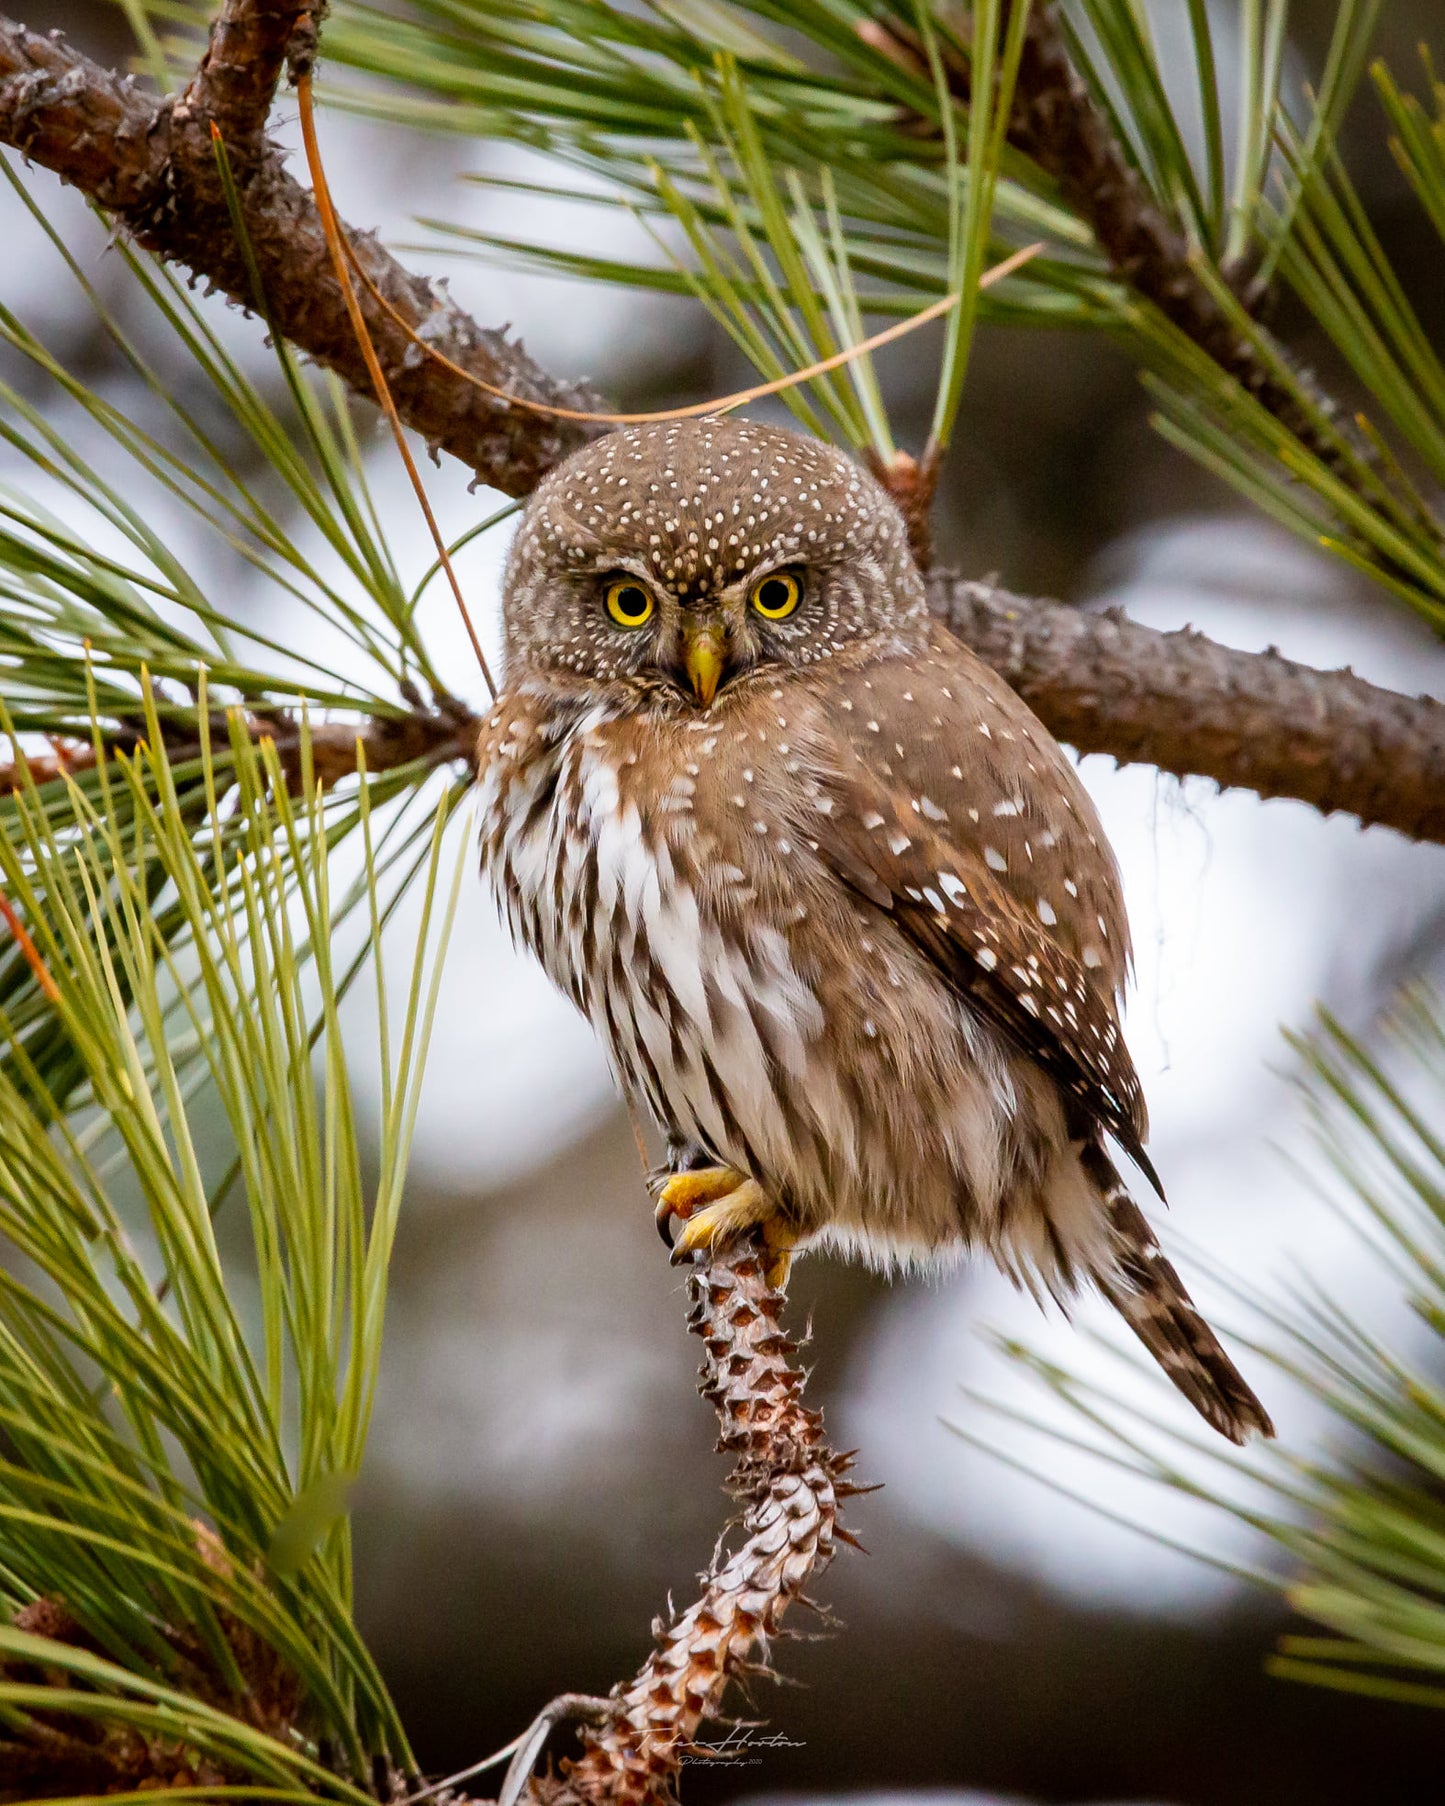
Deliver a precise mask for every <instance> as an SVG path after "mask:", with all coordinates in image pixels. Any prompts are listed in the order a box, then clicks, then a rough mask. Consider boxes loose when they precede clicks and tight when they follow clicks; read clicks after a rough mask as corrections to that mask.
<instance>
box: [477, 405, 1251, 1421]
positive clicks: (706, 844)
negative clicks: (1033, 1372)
mask: <svg viewBox="0 0 1445 1806" xmlns="http://www.w3.org/2000/svg"><path fill="white" fill-rule="evenodd" d="M503 600H504V621H505V658H506V662H505V681H504V687H503V691H502V693H501V694H500V695H499V697H498V699H497V701H496V704H495V706H494V707H493V709H492V710H491V712H490V714H489V716H488V717H487V719H486V721H485V723H484V725H483V728H482V731H481V735H480V743H479V749H478V752H479V787H480V820H481V840H482V852H483V859H484V863H485V867H486V870H487V873H488V874H489V877H490V881H491V884H492V886H493V888H494V889H495V892H496V896H497V899H498V904H499V907H500V909H501V911H502V913H503V915H504V917H505V919H506V921H507V922H508V923H509V925H510V928H511V931H512V934H513V936H514V937H515V939H516V940H517V941H518V942H520V943H522V944H524V945H525V946H526V947H527V948H529V949H530V950H531V951H532V953H533V954H535V955H536V957H537V958H538V959H539V960H540V961H541V963H542V965H543V966H544V967H545V969H546V971H547V972H548V974H549V975H550V976H551V978H552V980H553V981H554V982H555V983H556V984H557V985H558V986H559V987H560V988H561V989H562V991H563V992H565V994H566V995H567V996H568V997H570V998H571V999H572V1001H573V1002H574V1003H575V1004H576V1005H577V1007H578V1008H579V1009H580V1010H581V1011H582V1012H583V1013H584V1014H585V1015H586V1017H587V1018H588V1020H589V1021H590V1022H591V1023H592V1025H593V1027H594V1028H595V1030H596V1032H597V1034H598V1035H599V1036H600V1037H601V1040H602V1042H603V1044H604V1046H605V1048H606V1050H607V1053H608V1056H609V1058H610V1061H611V1064H612V1067H613V1069H614V1071H615V1073H616V1076H617V1079H618V1081H619V1083H620V1085H621V1087H622V1089H623V1091H624V1092H625V1094H626V1095H627V1097H628V1099H629V1100H630V1101H631V1102H632V1103H634V1104H635V1105H637V1106H640V1107H641V1108H643V1109H645V1111H646V1112H647V1113H648V1114H649V1115H650V1116H651V1117H652V1118H653V1119H654V1120H655V1122H656V1123H657V1125H658V1126H659V1128H660V1129H661V1130H662V1132H663V1133H664V1134H665V1136H666V1137H667V1141H668V1146H669V1153H670V1162H669V1171H670V1173H671V1176H670V1177H668V1178H667V1179H666V1182H665V1183H663V1184H662V1186H661V1193H660V1197H659V1199H658V1204H657V1209H658V1216H659V1223H660V1225H661V1226H662V1227H663V1229H664V1234H665V1235H666V1234H667V1233H668V1232H669V1231H670V1230H672V1229H675V1230H676V1241H675V1248H676V1251H677V1253H678V1255H679V1256H687V1255H689V1254H692V1253H695V1252H697V1251H699V1250H705V1249H709V1248H711V1247H713V1246H715V1245H717V1244H719V1243H720V1242H723V1241H726V1240H728V1239H730V1238H733V1237H736V1236H739V1235H742V1234H744V1233H749V1234H753V1235H756V1236H758V1237H759V1238H760V1239H761V1241H762V1242H763V1244H764V1246H765V1248H766V1250H767V1255H768V1259H769V1262H770V1269H771V1274H772V1277H773V1278H774V1279H775V1281H777V1282H778V1283H781V1282H782V1281H783V1280H784V1278H785V1277H786V1274H787V1270H788V1262H789V1258H790V1256H791V1255H792V1253H793V1252H794V1251H795V1250H797V1249H799V1248H802V1247H804V1246H807V1247H809V1248H812V1247H820V1248H832V1249H835V1250H838V1251H841V1252H843V1253H847V1254H853V1255H857V1256H861V1257H862V1258H863V1259H864V1260H866V1261H868V1262H870V1263H872V1264H874V1265H875V1266H878V1267H881V1268H914V1267H923V1268H927V1267H931V1266H935V1265H937V1264H939V1263H942V1262H946V1261H949V1260H951V1259H954V1258H956V1257H958V1256H960V1255H963V1254H967V1253H969V1252H970V1251H974V1252H981V1253H984V1254H987V1255H989V1256H991V1257H992V1258H993V1259H994V1260H995V1261H996V1262H997V1263H998V1264H999V1266H1000V1267H1001V1268H1002V1269H1003V1270H1004V1272H1005V1273H1007V1274H1008V1275H1009V1276H1010V1277H1011V1278H1012V1279H1013V1280H1014V1281H1015V1282H1016V1283H1018V1284H1021V1285H1023V1286H1025V1287H1027V1288H1028V1289H1030V1290H1031V1291H1032V1292H1033V1293H1034V1294H1035V1295H1036V1296H1038V1297H1040V1298H1041V1299H1042V1298H1044V1297H1046V1296H1052V1297H1053V1298H1054V1299H1056V1300H1058V1301H1059V1302H1061V1303H1062V1304H1064V1305H1065V1307H1066V1308H1067V1304H1068V1301H1069V1300H1070V1298H1071V1297H1072V1296H1073V1295H1074V1294H1075V1293H1076V1292H1077V1291H1078V1290H1079V1289H1080V1288H1081V1287H1086V1286H1090V1285H1092V1286H1095V1287H1097V1288H1098V1290H1099V1291H1100V1292H1102V1293H1103V1295H1104V1297H1105V1298H1107V1299H1108V1300H1109V1302H1110V1303H1111V1304H1112V1305H1114V1306H1115V1308H1116V1309H1117V1310H1118V1311H1119V1312H1120V1314H1121V1315H1122V1316H1123V1318H1124V1320H1125V1321H1126V1322H1127V1323H1128V1325H1129V1327H1130V1328H1131V1329H1132V1330H1133V1331H1134V1332H1135V1334H1136V1335H1138V1337H1139V1338H1140V1340H1141V1341H1142V1342H1143V1343H1144V1345H1145V1347H1146V1348H1148V1350H1149V1352H1150V1353H1151V1354H1152V1355H1153V1356H1154V1358H1155V1359H1156V1360H1157V1361H1158V1362H1159V1364H1160V1365H1161V1366H1162V1368H1163V1369H1164V1371H1165V1372H1166V1373H1167V1375H1168V1376H1169V1378H1170V1379H1171V1380H1172V1381H1173V1382H1174V1384H1175V1385H1176V1386H1177V1387H1178V1388H1179V1390H1180V1391H1181V1392H1182V1393H1183V1394H1184V1396H1185V1397H1186V1398H1187V1399H1188V1400H1189V1401H1190V1403H1191V1404H1193V1405H1194V1406H1195V1408H1196V1409H1197V1410H1198V1411H1199V1412H1200V1413H1201V1414H1202V1415H1203V1416H1204V1417H1205V1418H1206V1419H1207V1420H1208V1421H1209V1422H1210V1423H1211V1424H1212V1425H1214V1427H1215V1428H1216V1429H1218V1430H1220V1431H1222V1432H1223V1433H1224V1434H1225V1435H1226V1436H1229V1437H1231V1438H1232V1439H1233V1440H1235V1441H1237V1442H1242V1441H1243V1440H1244V1439H1245V1438H1246V1437H1247V1436H1248V1435H1249V1433H1250V1432H1259V1433H1262V1434H1264V1435H1270V1434H1272V1429H1271V1425H1270V1421H1269V1418H1268V1417H1267V1415H1266V1414H1265V1411H1264V1409H1263V1407H1262V1406H1261V1405H1260V1403H1259V1401H1258V1399H1257V1398H1256V1397H1255V1396H1254V1394H1253V1392H1251V1390H1250V1388H1249V1387H1248V1386H1247V1385H1246V1384H1245V1382H1244V1380H1243V1379H1242V1378H1241V1377H1240V1375H1239V1373H1238V1372H1237V1371H1236V1369H1235V1367H1234V1365H1233V1363H1232V1362H1231V1361H1230V1359H1229V1357H1228V1356H1227V1355H1226V1354H1225V1352H1224V1350H1223V1348H1222V1347H1221V1346H1220V1344H1219V1342H1218V1340H1217V1339H1216V1337H1215V1335H1214V1333H1213V1332H1212V1331H1211V1330H1210V1328H1209V1326H1208V1325H1207V1324H1206V1323H1205V1322H1204V1320H1203V1318H1202V1317H1201V1316H1200V1315H1199V1313H1198V1312H1197V1311H1196V1309H1195V1308H1194V1305H1193V1304H1192V1303H1191V1301H1190V1298H1189V1294H1188V1293H1187V1292H1186V1291H1185V1289H1184V1287H1183V1285H1182V1284H1181V1283H1180V1280H1179V1277H1178V1275H1177V1274H1176V1272H1175V1270H1174V1268H1173V1267H1172V1266H1171V1265H1170V1263H1169V1262H1168V1261H1167V1260H1166V1259H1165V1258H1164V1256H1163V1255H1162V1253H1161V1252H1160V1249H1159V1245H1158V1243H1157V1241H1156V1240H1155V1237H1154V1235H1153V1232H1152V1231H1151V1229H1150V1227H1149V1225H1148V1223H1147V1222H1146V1220H1145V1217H1144V1214H1143V1212H1142V1211H1141V1210H1140V1208H1139V1206H1138V1204H1137V1203H1136V1202H1135V1200H1134V1198H1133V1197H1132V1196H1131V1194H1130V1192H1129V1190H1128V1189H1127V1187H1126V1184H1125V1182H1124V1180H1123V1178H1122V1177H1121V1175H1120V1172H1119V1169H1118V1166H1117V1165H1116V1158H1117V1156H1118V1154H1119V1153H1122V1154H1123V1155H1124V1156H1127V1158H1128V1160H1129V1162H1131V1163H1132V1166H1133V1168H1134V1169H1135V1170H1136V1171H1137V1172H1138V1173H1139V1174H1141V1175H1142V1176H1143V1178H1144V1179H1145V1180H1146V1181H1147V1182H1148V1183H1149V1184H1150V1185H1151V1186H1152V1187H1153V1188H1154V1189H1156V1190H1157V1189H1158V1180H1157V1178H1156V1176H1155V1174H1154V1170H1153V1168H1152V1166H1151V1165H1150V1163H1149V1159H1148V1156H1147V1155H1146V1153H1145V1151H1144V1141H1145V1137H1146V1133H1147V1117H1146V1112H1145V1106H1144V1099H1143V1096H1142V1094H1141V1091H1140V1086H1139V1080H1138V1077H1137V1076H1136V1074H1135V1071H1134V1068H1133V1066H1132V1064H1131V1062H1130V1058H1129V1054H1128V1051H1127V1049H1126V1048H1125V1045H1124V1041H1123V1037H1122V1035H1121V1032H1120V1025H1119V1012H1120V1000H1121V992H1122V989H1123V986H1124V983H1125V980H1126V977H1127V975H1128V970H1129V961H1130V952H1129V930H1128V924H1127V920H1126V917H1125V913H1124V906H1123V901H1122V897H1121V887H1120V879H1119V872H1118V868H1117V866H1116V864H1115V862H1114V858H1113V855H1112V853H1111V852H1110V849H1109V847H1108V845H1107V843H1106V841H1105V839H1104V834H1103V829H1102V827H1101V826H1100V823H1099V818H1098V816H1097V815H1096V813H1095V811H1094V808H1093V805H1092V803H1091V802H1090V800H1089V797H1088V795H1087V793H1086V792H1085V790H1084V788H1083V786H1082V784H1081V783H1080V782H1079V779H1078V777H1077V775H1076V774H1075V770H1074V767H1073V765H1072V764H1071V763H1070V762H1069V760H1068V759H1067V757H1066V756H1065V755H1064V753H1063V752H1062V750H1061V749H1060V747H1059V746H1058V744H1057V743H1056V742H1055V741H1054V740H1053V739H1052V737H1051V736H1050V735H1049V733H1048V731H1047V729H1046V728H1045V727H1044V726H1043V724H1042V723H1041V722H1040V721H1038V719H1037V718H1036V717H1035V716H1034V715H1033V714H1032V713H1031V712H1030V711H1029V709H1028V708H1027V707H1026V706H1025V704H1024V703H1023V702H1022V701H1021V700H1020V699H1019V698H1018V697H1017V696H1016V695H1015V694H1014V693H1013V692H1012V691H1011V690H1010V689H1009V688H1008V687H1007V686H1006V685H1005V684H1004V683H1003V682H1002V680H1001V679H1000V678H998V677H997V676H996V675H995V674H994V673H993V672H992V671H990V670H989V669H988V667H987V666H986V665H984V664H983V663H981V661H980V660H979V659H977V658H976V657H974V656H973V654H972V653H970V652H969V651H968V650H967V649H966V648H965V647H964V646H962V645H961V644H960V643H959V642H958V641H957V640H955V639H954V638H953V637H952V636H951V635H950V634H949V633H948V632H947V631H946V630H944V629H943V628H942V627H940V626H939V625H938V624H937V623H935V622H934V621H933V620H931V619H930V616H929V613H928V609H927V606H926V600H925V593H924V585H923V581H922V578H921V576H920V573H919V571H918V568H917V566H916V564H915V563H914V560H913V558H912V555H911V553H910V551H909V546H908V536H907V532H906V529H905V526H904V523H903V520H902V518H901V516H900V515H899V512H898V510H897V508H896V507H895V506H894V504H893V502H892V500H891V499H890V498H889V496H888V495H887V493H886V492H885V491H884V490H883V488H882V487H881V486H880V485H879V484H878V483H877V482H876V481H874V479H873V478H872V477H871V476H869V475H868V474H867V473H866V472H865V471H863V470H862V469H860V468H859V467H858V466H857V465H855V464H854V463H853V462H852V461H851V460H850V459H848V458H847V457H845V456H844V455H842V454H841V453H839V452H838V451H836V450H834V449H832V448H830V447H828V446H825V445H822V444H820V443H817V442H815V441H812V440H809V439H806V438H803V437H801V436H799V435H798V434H796V433H792V432H787V431H784V430H781V429H779V428H777V427H772V426H763V425H759V424H757V423H754V422H749V421H746V420H740V419H736V418H723V417H714V418H707V419H702V420H692V421H686V422H683V421H674V422H670V423H667V424H651V425H645V426H639V427H633V428H629V429H625V430H622V431H618V432H614V433H612V434H610V435H609V436H608V437H606V438H603V439H600V440H597V441H595V442H594V443H592V444H590V445H588V446H586V447H584V448H583V449H582V450H580V451H578V452H576V453H574V454H573V456H572V457H570V458H569V459H568V460H567V461H566V462H565V463H563V464H561V465H560V466H559V467H558V468H557V469H556V470H554V471H553V472H552V473H551V474H550V475H549V476H548V477H547V479H546V480H545V481H544V482H543V483H542V484H541V486H540V487H539V488H538V489H537V491H536V492H535V494H534V495H533V496H532V498H531V500H530V501H529V503H528V505H527V507H526V509H525V511H524V513H523V515H522V517H521V522H520V525H519V527H518V531H517V535H516V538H515V540H514V542H513V546H512V550H511V553H510V557H509V562H508V565H507V569H506V574H505V579H504V588H503Z"/></svg>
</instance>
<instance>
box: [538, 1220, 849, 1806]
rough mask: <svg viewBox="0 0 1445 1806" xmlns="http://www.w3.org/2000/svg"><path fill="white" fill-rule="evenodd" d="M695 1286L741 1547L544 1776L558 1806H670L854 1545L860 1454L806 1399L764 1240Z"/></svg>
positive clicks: (728, 1256)
mask: <svg viewBox="0 0 1445 1806" xmlns="http://www.w3.org/2000/svg"><path fill="white" fill-rule="evenodd" d="M688 1290H689V1295H690V1299H691V1312H690V1315H689V1318H688V1327H689V1329H691V1330H692V1332H693V1334H694V1335H697V1336H700V1337H701V1338H702V1343H703V1347H704V1349H705V1351H706V1352H705V1355H704V1358H703V1364H702V1371H701V1379H700V1384H699V1388H698V1389H699V1391H701V1393H702V1395H703V1397H704V1398H706V1399H707V1400H708V1401H709V1402H710V1403H711V1404H712V1405H713V1407H714V1409H715V1410H716V1412H717V1415H718V1424H719V1428H720V1431H721V1434H720V1437H719V1440H718V1448H719V1450H720V1451H722V1452H724V1453H727V1454H731V1455H734V1456H735V1457H736V1458H737V1465H736V1466H735V1468H734V1469H733V1473H732V1477H731V1480H730V1481H729V1486H730V1489H731V1490H732V1492H733V1493H734V1495H735V1496H736V1497H737V1498H738V1499H739V1500H740V1501H742V1503H743V1507H744V1509H743V1516H742V1520H741V1523H740V1525H739V1527H738V1534H737V1543H736V1547H735V1548H733V1549H731V1550H729V1549H727V1548H724V1547H722V1546H720V1547H719V1549H718V1550H717V1552H716V1553H715V1554H714V1556H713V1560H712V1563H711V1565H710V1567H709V1569H708V1572H707V1573H706V1574H705V1575H704V1577H703V1585H702V1591H701V1593H700V1595H699V1597H698V1599H697V1600H696V1602H695V1603H694V1604H693V1605H691V1606H689V1607H688V1609H687V1610H686V1611H685V1612H682V1613H681V1614H679V1615H678V1616H677V1617H675V1618H673V1619H672V1620H671V1621H670V1622H668V1623H663V1622H661V1621H659V1622H658V1623H657V1624H656V1625H655V1626H654V1631H655V1635H656V1648H655V1649H654V1651H653V1653H652V1655H651V1656H650V1657H649V1658H648V1660H647V1661H646V1662H645V1663H644V1664H643V1666H642V1668H641V1669H640V1671H639V1672H638V1674H637V1676H636V1678H635V1679H634V1680H632V1681H630V1682H628V1683H627V1684H626V1685H624V1686H621V1687H619V1688H617V1689H616V1690H615V1692H614V1694H613V1702H612V1711H611V1714H610V1716H609V1718H608V1720H607V1722H606V1723H604V1724H603V1725H601V1726H600V1727H598V1728H596V1729H593V1730H589V1731H587V1732H585V1733H584V1735H583V1740H582V1742H583V1749H582V1754H581V1756H580V1757H579V1758H578V1759H577V1760H576V1761H574V1762H571V1763H566V1764H564V1765H563V1780H562V1783H561V1785H560V1786H557V1785H555V1784H548V1783H545V1782H540V1783H538V1784H536V1786H535V1791H534V1794H533V1796H532V1797H533V1798H534V1799H536V1800H538V1801H545V1802H546V1803H547V1806H624V1803H625V1806H669V1803H670V1802H672V1801H673V1800H675V1799H676V1783H677V1777H678V1775H679V1774H680V1772H681V1769H682V1765H683V1762H684V1760H685V1759H687V1758H689V1757H694V1758H695V1757H696V1756H698V1755H699V1754H705V1751H704V1750H702V1749H700V1748H699V1746H698V1744H697V1741H696V1740H697V1735H698V1732H699V1730H700V1728H701V1726H702V1725H703V1724H704V1722H705V1721H707V1720H709V1719H713V1720H715V1719H717V1717H718V1716H719V1714H720V1712H721V1710H722V1706H723V1698H724V1695H725V1693H726V1692H727V1689H728V1687H729V1685H730V1684H731V1683H732V1682H733V1681H734V1680H736V1679H739V1678H742V1677H746V1676H749V1675H757V1674H760V1673H767V1672H768V1671H769V1670H768V1666H767V1663H768V1651H769V1646H770V1644H771V1642H772V1640H773V1639H774V1638H775V1637H776V1635H777V1634H778V1632H779V1629H780V1627H781V1622H782V1619H783V1615H784V1613H785V1612H786V1611H787V1609H788V1607H789V1606H790V1605H793V1604H795V1603H798V1602H800V1601H803V1600H804V1599H805V1589H806V1587H807V1586H808V1584H809V1582H810V1580H811V1579H812V1578H813V1576H814V1575H816V1574H818V1573H819V1572H821V1570H822V1569H823V1568H825V1567H826V1566H827V1564H828V1562H829V1561H830V1560H831V1559H832V1557H833V1552H834V1548H835V1546H836V1543H837V1542H838V1541H839V1540H842V1541H851V1540H852V1539H851V1537H849V1536H848V1534H847V1533H846V1532H845V1531H844V1530H842V1529H841V1528H840V1526H839V1524H838V1502H839V1499H840V1498H841V1497H843V1496H846V1495H847V1494H848V1493H851V1492H855V1491H857V1490H858V1489H857V1488H856V1487H854V1486H852V1485H851V1484H850V1483H849V1482H848V1481H846V1480H845V1479H844V1475H845V1474H846V1473H847V1471H848V1468H849V1466H850V1463H851V1457H850V1456H848V1455H840V1454H838V1453H836V1452H835V1451H834V1450H832V1449H830V1448H829V1447H828V1445H827V1443H826V1442H825V1440H824V1438H823V1424H822V1417H821V1415H820V1413H818V1412H817V1411H811V1410H809V1409H808V1408H807V1407H806V1406H805V1405H804V1404H803V1402H802V1390H803V1374H802V1371H801V1370H800V1369H799V1368H797V1367H795V1366H794V1365H793V1362H792V1357H793V1355H794V1354H795V1353H796V1352H797V1344H796V1343H794V1342H790V1341H789V1340H788V1338H787V1336H786V1335H785V1334H784V1332H783V1327H782V1306H783V1299H782V1295H781V1294H780V1293H779V1292H777V1291H775V1290H774V1289H773V1288H772V1287H771V1286H769V1285H768V1283H767V1281H766V1279H765V1278H764V1276H763V1262H762V1260H761V1258H760V1257H759V1254H758V1252H757V1250H756V1248H754V1247H753V1246H751V1245H742V1246H738V1247H734V1248H733V1249H731V1250H729V1251H727V1252H723V1253H718V1254H715V1255H713V1256H712V1258H711V1259H710V1260H709V1261H708V1262H707V1263H706V1265H704V1266H700V1267H698V1268H696V1269H695V1270H694V1272H693V1273H692V1275H691V1276H690V1278H689V1282H688Z"/></svg>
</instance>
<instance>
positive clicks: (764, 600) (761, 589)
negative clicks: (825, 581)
mask: <svg viewBox="0 0 1445 1806" xmlns="http://www.w3.org/2000/svg"><path fill="white" fill-rule="evenodd" d="M802 599H803V586H802V584H801V583H800V582H799V581H798V579H797V578H796V577H795V576H794V575H793V573H792V572H791V571H773V572H771V573H770V575H768V576H766V577H764V578H762V580H761V581H760V582H758V583H755V584H754V585H753V593H752V595H751V596H749V598H748V600H749V601H750V602H751V603H752V605H753V607H754V608H755V609H757V611H758V613H759V614H760V615H761V616H762V617H763V619H764V620H765V621H786V620H787V618H788V616H789V615H790V614H791V613H792V612H793V610H794V609H795V608H796V607H797V606H798V604H799V603H800V602H801V601H802Z"/></svg>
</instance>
